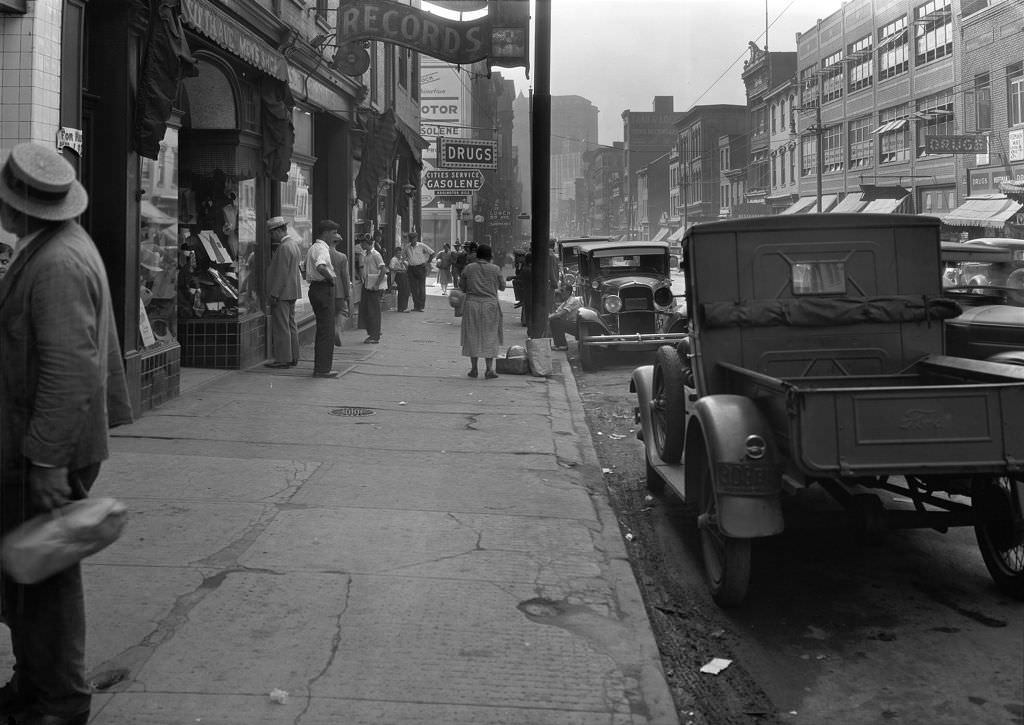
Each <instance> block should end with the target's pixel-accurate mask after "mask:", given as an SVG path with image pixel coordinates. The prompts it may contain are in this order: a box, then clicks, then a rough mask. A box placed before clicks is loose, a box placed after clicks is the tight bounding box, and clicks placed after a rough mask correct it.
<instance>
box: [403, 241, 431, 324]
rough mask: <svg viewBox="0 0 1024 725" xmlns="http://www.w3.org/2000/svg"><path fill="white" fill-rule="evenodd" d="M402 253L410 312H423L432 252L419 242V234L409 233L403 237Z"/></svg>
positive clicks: (425, 304)
mask: <svg viewBox="0 0 1024 725" xmlns="http://www.w3.org/2000/svg"><path fill="white" fill-rule="evenodd" d="M402 251H403V252H404V253H405V259H406V262H408V265H409V266H408V269H407V270H406V276H407V277H408V279H409V293H410V294H411V295H412V311H413V312H423V308H424V307H426V306H427V270H428V269H429V268H430V260H432V259H433V258H434V250H433V249H431V248H430V247H428V246H427V245H426V244H424V243H423V242H421V241H420V235H419V234H417V233H416V232H409V233H408V234H406V235H405V245H404V246H403V247H402Z"/></svg>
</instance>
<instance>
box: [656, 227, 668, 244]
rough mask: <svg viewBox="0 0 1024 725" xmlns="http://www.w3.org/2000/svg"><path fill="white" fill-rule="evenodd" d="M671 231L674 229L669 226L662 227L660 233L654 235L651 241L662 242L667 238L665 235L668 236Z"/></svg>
mask: <svg viewBox="0 0 1024 725" xmlns="http://www.w3.org/2000/svg"><path fill="white" fill-rule="evenodd" d="M671 231H672V229H671V228H669V227H662V228H661V229H659V230H658V233H657V234H655V235H654V238H653V239H651V241H652V242H662V241H664V240H665V237H667V236H668V235H669V233H670V232H671Z"/></svg>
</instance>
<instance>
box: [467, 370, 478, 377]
mask: <svg viewBox="0 0 1024 725" xmlns="http://www.w3.org/2000/svg"><path fill="white" fill-rule="evenodd" d="M478 374H479V373H477V371H476V370H470V371H469V372H468V373H466V375H468V376H469V377H471V378H475V377H477V375H478Z"/></svg>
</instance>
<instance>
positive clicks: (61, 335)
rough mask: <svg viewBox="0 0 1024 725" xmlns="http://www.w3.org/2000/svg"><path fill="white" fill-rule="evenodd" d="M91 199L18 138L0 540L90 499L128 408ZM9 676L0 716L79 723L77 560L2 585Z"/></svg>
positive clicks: (81, 635) (1, 428) (2, 413)
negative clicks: (83, 221)
mask: <svg viewBox="0 0 1024 725" xmlns="http://www.w3.org/2000/svg"><path fill="white" fill-rule="evenodd" d="M87 205H88V195H87V194H86V191H85V189H84V188H83V187H82V185H81V184H80V183H79V182H78V181H77V180H76V178H75V170H74V168H73V167H72V166H71V164H69V163H68V162H67V161H65V160H64V158H63V157H61V156H60V155H59V154H58V153H57V152H56V151H55V150H53V149H52V148H49V147H47V146H43V145H41V144H34V143H22V144H18V145H17V146H15V147H14V149H13V150H12V151H11V154H10V156H9V157H8V159H7V162H6V163H5V164H4V166H3V169H2V170H0V224H2V226H3V228H4V229H5V230H6V231H8V232H10V233H11V234H14V235H15V236H16V237H17V242H16V244H15V257H14V261H13V262H12V263H11V265H10V268H9V270H8V272H7V274H6V276H5V277H4V278H3V281H2V282H0V349H2V350H3V355H2V357H0V459H2V474H0V534H6V533H7V532H9V531H11V530H12V529H13V528H15V527H16V526H17V525H18V524H20V523H22V522H23V521H25V520H26V519H27V518H30V517H32V516H35V515H36V514H39V513H44V512H47V511H51V510H53V509H56V508H59V507H60V506H63V505H64V504H66V503H68V502H69V501H72V500H75V499H83V498H86V497H87V496H88V492H89V489H90V488H91V487H92V484H93V482H94V481H95V480H96V477H97V475H98V474H99V470H100V464H101V462H102V461H103V460H105V459H106V458H107V455H108V438H107V429H108V428H109V427H113V426H115V425H121V424H123V423H129V422H131V404H130V402H129V399H128V389H127V385H126V381H125V376H124V367H123V364H122V359H121V349H120V345H119V343H118V338H117V328H116V325H115V321H114V313H113V306H112V303H111V299H110V288H109V286H108V282H107V274H106V270H105V269H104V266H103V260H102V259H101V258H100V255H99V252H98V251H97V249H96V246H95V245H94V244H93V241H92V239H90V238H89V235H88V234H87V233H86V231H85V230H84V229H83V228H82V227H81V226H79V225H78V223H77V222H75V221H74V219H75V218H76V217H78V216H79V215H81V213H82V212H83V211H85V208H86V206H87ZM0 602H2V607H3V617H4V621H5V622H6V624H7V626H8V627H9V628H10V632H11V643H12V645H13V646H12V649H13V653H14V657H15V671H14V676H13V677H12V678H11V680H10V681H9V682H8V683H7V684H6V685H5V686H4V687H2V688H0V721H2V722H7V720H8V718H12V717H16V718H17V722H18V723H22V724H27V725H84V724H85V722H86V721H87V720H88V718H89V709H90V705H91V695H90V693H91V688H90V686H89V684H88V683H87V682H86V679H85V607H84V601H83V596H82V574H81V568H80V567H79V566H78V565H75V566H72V567H69V568H68V569H65V570H63V571H61V572H59V573H57V574H55V575H54V576H52V577H50V578H49V579H45V580H43V581H42V582H39V583H36V584H31V585H19V584H16V583H15V582H14V581H12V580H11V579H9V578H7V577H6V576H5V577H4V578H3V582H2V589H0Z"/></svg>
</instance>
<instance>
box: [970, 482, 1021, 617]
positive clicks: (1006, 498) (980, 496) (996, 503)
mask: <svg viewBox="0 0 1024 725" xmlns="http://www.w3.org/2000/svg"><path fill="white" fill-rule="evenodd" d="M1018 484H1019V481H1015V479H1013V478H1011V477H1009V476H991V477H989V476H981V477H978V478H976V479H975V480H974V483H973V485H972V487H971V506H972V508H973V509H974V512H975V517H976V521H975V524H974V535H975V537H976V538H977V539H978V549H979V550H980V551H981V558H982V559H984V560H985V567H986V568H987V569H988V573H989V574H990V575H991V576H992V579H993V580H994V581H995V583H996V585H997V586H998V587H999V588H1000V589H1001V590H1002V591H1003V592H1005V593H1006V594H1008V595H1010V596H1011V597H1014V598H1016V599H1024V527H1022V525H1021V521H1020V520H1018V519H1019V516H1020V510H1021V506H1020V503H1021V502H1020V501H1019V500H1017V497H1018V496H1019V491H1020V487H1019V485H1018Z"/></svg>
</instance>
